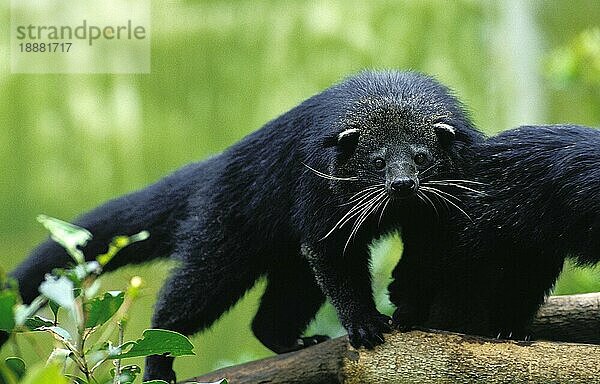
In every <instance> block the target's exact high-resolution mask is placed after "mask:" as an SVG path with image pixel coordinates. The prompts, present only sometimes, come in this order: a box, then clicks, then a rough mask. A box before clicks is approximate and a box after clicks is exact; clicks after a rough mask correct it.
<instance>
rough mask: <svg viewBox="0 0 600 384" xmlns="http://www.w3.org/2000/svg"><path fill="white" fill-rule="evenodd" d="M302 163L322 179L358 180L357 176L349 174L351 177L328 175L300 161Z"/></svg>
mask: <svg viewBox="0 0 600 384" xmlns="http://www.w3.org/2000/svg"><path fill="white" fill-rule="evenodd" d="M302 165H304V166H305V167H306V168H308V169H310V170H311V171H313V172H314V173H315V174H317V175H318V176H320V177H322V178H324V179H328V180H339V181H356V180H358V177H357V176H351V177H338V176H333V175H328V174H326V173H323V172H321V171H317V170H316V169H314V168H312V167H310V166H309V165H307V164H306V163H302Z"/></svg>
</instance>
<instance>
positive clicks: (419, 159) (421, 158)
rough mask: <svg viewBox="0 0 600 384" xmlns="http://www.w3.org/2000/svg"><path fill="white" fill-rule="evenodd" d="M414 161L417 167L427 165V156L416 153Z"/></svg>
mask: <svg viewBox="0 0 600 384" xmlns="http://www.w3.org/2000/svg"><path fill="white" fill-rule="evenodd" d="M414 160H415V164H417V165H425V164H426V163H427V155H426V154H424V153H417V154H416V155H415V159H414Z"/></svg>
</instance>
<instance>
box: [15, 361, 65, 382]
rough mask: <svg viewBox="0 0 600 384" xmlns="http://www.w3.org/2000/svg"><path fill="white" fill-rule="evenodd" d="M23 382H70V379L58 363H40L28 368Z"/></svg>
mask: <svg viewBox="0 0 600 384" xmlns="http://www.w3.org/2000/svg"><path fill="white" fill-rule="evenodd" d="M20 383H21V384H68V383H69V380H68V379H67V378H66V377H65V376H64V375H63V374H62V367H61V366H60V365H58V364H48V365H46V366H44V365H43V364H38V365H37V366H35V367H32V368H31V369H28V370H27V373H26V374H25V377H24V378H23V380H22V381H20Z"/></svg>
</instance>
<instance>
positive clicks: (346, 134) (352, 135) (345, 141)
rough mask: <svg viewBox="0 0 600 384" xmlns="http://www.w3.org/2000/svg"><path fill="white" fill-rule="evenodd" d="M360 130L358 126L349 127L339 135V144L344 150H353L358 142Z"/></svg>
mask: <svg viewBox="0 0 600 384" xmlns="http://www.w3.org/2000/svg"><path fill="white" fill-rule="evenodd" d="M359 136H360V132H359V130H358V129H357V128H349V129H346V130H345V131H342V132H340V134H339V135H338V136H337V145H338V147H340V149H342V150H343V151H353V150H354V148H355V147H356V145H357V144H358V137H359Z"/></svg>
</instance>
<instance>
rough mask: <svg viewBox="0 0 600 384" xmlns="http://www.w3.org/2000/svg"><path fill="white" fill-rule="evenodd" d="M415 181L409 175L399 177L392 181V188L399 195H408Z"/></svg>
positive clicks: (414, 187)
mask: <svg viewBox="0 0 600 384" xmlns="http://www.w3.org/2000/svg"><path fill="white" fill-rule="evenodd" d="M416 186H417V185H416V183H415V181H414V180H413V179H411V178H410V177H401V178H399V179H396V180H394V181H392V184H391V187H392V190H393V191H394V192H395V193H396V194H398V195H399V196H403V197H405V196H408V195H410V194H411V193H413V192H414V191H415V189H416Z"/></svg>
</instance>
